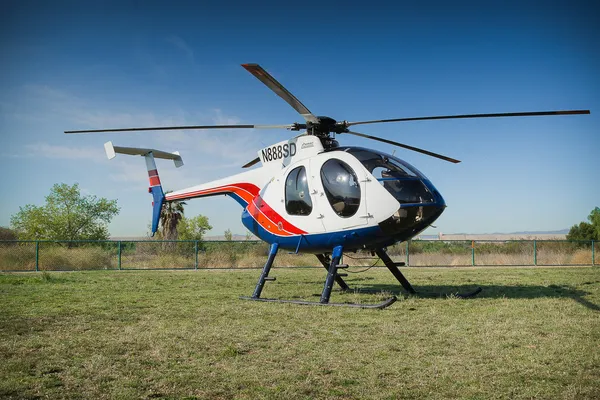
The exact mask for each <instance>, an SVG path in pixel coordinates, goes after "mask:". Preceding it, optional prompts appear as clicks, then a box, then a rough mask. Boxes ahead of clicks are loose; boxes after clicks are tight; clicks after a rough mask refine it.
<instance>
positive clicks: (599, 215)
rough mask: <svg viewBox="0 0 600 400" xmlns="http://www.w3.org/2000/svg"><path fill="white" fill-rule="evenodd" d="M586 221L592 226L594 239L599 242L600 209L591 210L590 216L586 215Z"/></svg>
mask: <svg viewBox="0 0 600 400" xmlns="http://www.w3.org/2000/svg"><path fill="white" fill-rule="evenodd" d="M588 220H589V221H590V223H591V224H592V226H593V227H594V228H595V229H596V239H595V240H600V207H596V208H594V209H593V210H592V212H591V213H590V215H588Z"/></svg>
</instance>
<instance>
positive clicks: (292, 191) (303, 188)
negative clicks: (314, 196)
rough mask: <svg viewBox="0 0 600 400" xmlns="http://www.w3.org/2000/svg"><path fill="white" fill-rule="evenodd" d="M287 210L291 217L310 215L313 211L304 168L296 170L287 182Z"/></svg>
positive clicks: (290, 174)
mask: <svg viewBox="0 0 600 400" xmlns="http://www.w3.org/2000/svg"><path fill="white" fill-rule="evenodd" d="M285 210H286V211H287V212H288V214H290V215H309V214H310V213H311V211H312V200H311V199H310V194H309V193H308V180H307V179H306V169H304V167H298V168H294V169H293V170H292V172H290V173H289V175H288V177H287V179H286V180H285Z"/></svg>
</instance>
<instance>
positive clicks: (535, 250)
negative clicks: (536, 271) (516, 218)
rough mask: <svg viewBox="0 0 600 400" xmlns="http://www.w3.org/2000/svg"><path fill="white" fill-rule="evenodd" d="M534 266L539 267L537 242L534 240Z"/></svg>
mask: <svg viewBox="0 0 600 400" xmlns="http://www.w3.org/2000/svg"><path fill="white" fill-rule="evenodd" d="M533 265H535V266H537V240H535V239H533Z"/></svg>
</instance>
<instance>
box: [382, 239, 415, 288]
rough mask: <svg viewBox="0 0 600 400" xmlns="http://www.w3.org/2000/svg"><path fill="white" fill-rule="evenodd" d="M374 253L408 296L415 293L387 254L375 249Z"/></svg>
mask: <svg viewBox="0 0 600 400" xmlns="http://www.w3.org/2000/svg"><path fill="white" fill-rule="evenodd" d="M375 253H376V254H377V256H378V257H379V258H381V261H383V263H384V264H385V266H386V267H387V268H388V269H389V270H390V272H391V273H392V274H393V275H394V276H395V277H396V279H398V282H400V284H401V285H402V287H403V288H404V290H406V291H407V292H408V293H410V294H415V293H417V292H416V291H415V289H413V287H412V285H411V284H410V282H409V281H408V280H407V279H406V278H405V277H404V275H402V272H400V270H399V269H398V267H397V263H395V262H393V261H392V259H391V258H390V256H388V254H387V253H386V252H385V250H383V249H377V250H375Z"/></svg>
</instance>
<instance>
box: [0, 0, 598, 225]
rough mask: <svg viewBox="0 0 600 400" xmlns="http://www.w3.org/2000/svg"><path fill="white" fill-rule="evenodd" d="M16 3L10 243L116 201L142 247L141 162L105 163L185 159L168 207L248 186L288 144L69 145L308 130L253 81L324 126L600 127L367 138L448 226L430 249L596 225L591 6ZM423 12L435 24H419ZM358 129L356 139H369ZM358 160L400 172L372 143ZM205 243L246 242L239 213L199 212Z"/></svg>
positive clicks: (397, 132) (168, 179) (9, 66)
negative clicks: (222, 188)
mask: <svg viewBox="0 0 600 400" xmlns="http://www.w3.org/2000/svg"><path fill="white" fill-rule="evenodd" d="M91 3H92V2H82V1H60V0H58V1H52V2H50V1H35V2H32V1H7V2H3V6H2V13H1V14H0V72H1V73H0V167H1V168H2V171H4V172H3V174H2V180H1V182H2V187H3V190H2V191H0V204H1V205H2V207H1V208H0V225H2V226H8V225H9V221H10V216H11V215H12V214H14V213H16V212H17V211H18V210H19V206H23V205H25V204H36V205H41V204H43V202H44V197H45V196H46V195H47V194H48V193H49V189H50V188H51V186H52V185H53V184H55V183H60V182H65V183H68V184H72V183H75V182H78V183H79V184H80V187H81V188H82V189H83V191H84V193H86V194H94V195H97V196H99V197H106V198H109V199H118V204H119V205H120V207H121V212H120V214H119V215H118V217H116V218H115V219H114V220H113V222H112V223H111V225H110V232H111V234H112V235H113V236H142V235H145V233H146V232H147V230H148V224H149V221H150V218H151V201H152V200H151V196H150V195H149V194H148V193H147V185H148V183H147V175H146V170H145V165H144V162H143V159H142V158H137V157H128V156H117V158H116V159H114V160H111V161H109V160H107V159H106V157H105V155H104V148H103V143H104V142H106V141H108V140H111V141H113V143H114V144H115V145H121V146H137V147H154V148H159V149H161V150H167V151H175V150H179V151H180V152H181V154H182V156H183V160H184V162H185V164H186V165H185V166H184V167H183V168H180V169H177V170H176V169H175V168H174V167H173V164H172V162H170V161H166V160H159V161H158V168H159V172H160V175H161V179H162V182H163V186H164V187H165V189H167V190H168V189H171V190H174V189H181V188H184V187H187V186H192V185H195V184H199V183H203V182H206V181H209V180H212V179H217V178H219V177H223V176H227V175H231V174H235V173H237V172H240V171H241V169H240V166H241V165H243V164H244V163H245V162H247V161H249V160H251V159H253V158H254V157H255V156H256V151H258V150H259V149H260V148H261V147H264V146H266V145H269V144H271V143H274V142H277V141H280V140H283V139H285V138H287V137H289V136H290V135H291V133H290V132H288V131H285V130H281V131H273V130H268V131H253V130H248V131H243V130H237V131H233V132H231V131H230V132H223V131H186V132H145V133H121V134H115V133H112V134H109V133H106V134H94V135H65V134H64V133H63V131H64V130H70V129H95V128H116V127H131V126H148V125H168V124H178V125H179V124H192V125H193V124H218V123H246V124H288V123H292V122H301V121H302V118H301V117H300V116H299V115H297V114H296V112H295V111H294V110H293V109H292V108H290V107H289V106H288V105H287V104H286V103H285V102H283V101H282V100H281V99H279V97H277V96H276V95H275V94H274V93H272V92H270V91H269V90H268V89H267V88H266V87H265V86H264V85H262V84H261V83H260V82H259V81H258V80H257V79H256V78H254V77H253V76H252V75H250V74H249V73H248V72H246V71H245V70H244V69H243V68H242V67H240V64H242V63H252V62H254V63H259V64H261V65H262V66H263V67H264V68H265V69H266V70H267V71H269V72H270V73H271V74H272V75H274V76H275V77H276V78H277V79H278V80H279V81H280V82H282V83H283V84H284V85H285V86H286V87H287V88H288V89H289V90H290V91H291V92H292V93H294V94H295V95H296V96H297V97H298V98H299V99H300V100H301V101H302V102H303V103H304V104H305V105H306V106H307V107H308V108H309V109H310V110H311V111H312V112H313V113H314V114H316V115H328V116H331V117H333V118H335V119H338V120H344V119H345V120H349V121H352V120H354V121H356V120H368V119H379V118H399V117H412V116H425V115H444V114H462V113H488V112H514V111H535V110H555V109H590V110H591V112H592V114H591V115H584V116H561V117H527V118H502V119H489V118H488V119H479V120H456V121H428V122H407V123H397V124H379V125H365V126H364V127H361V129H356V130H357V131H359V132H363V133H366V134H371V135H377V136H381V137H384V138H388V139H391V140H396V141H400V142H404V143H406V144H409V145H413V146H417V147H422V148H426V149H428V150H431V151H434V152H438V153H442V154H445V155H448V156H450V157H454V158H458V159H460V160H462V163H461V164H457V165H454V164H450V163H447V162H444V161H441V160H438V159H434V158H430V157H427V156H424V155H421V154H418V153H413V152H409V151H406V150H403V149H398V150H397V151H396V153H395V154H396V155H397V156H399V157H400V158H403V159H405V160H406V161H408V162H410V163H411V164H413V165H415V166H416V167H417V168H419V169H420V170H421V171H422V172H423V173H425V175H427V176H428V177H429V178H430V179H431V180H432V181H433V183H434V184H435V185H436V187H437V188H438V190H439V191H440V192H441V193H442V195H443V196H444V197H445V199H446V203H447V204H448V209H447V210H446V211H445V213H444V214H443V215H442V216H441V217H440V219H439V220H438V221H437V223H436V226H437V228H436V229H430V230H429V231H428V233H437V232H439V231H442V232H444V233H458V232H469V233H491V232H515V231H526V230H527V231H533V230H556V229H563V228H568V227H570V226H571V225H573V224H575V223H578V222H580V221H582V220H584V219H585V218H586V216H587V215H588V214H589V212H590V211H591V210H592V209H593V208H594V207H595V206H600V178H599V171H600V12H599V8H600V6H599V5H598V4H597V2H594V1H589V2H581V1H565V2H551V1H543V2H527V1H519V2H506V1H502V2H489V3H490V4H491V5H490V4H487V3H488V2H481V1H478V2H460V1H458V2H456V1H452V2H446V1H444V2H435V1H434V2H414V1H411V2H403V1H400V2H395V1H388V2H377V1H368V2H356V5H353V4H354V3H355V2H349V1H345V2H335V3H337V5H334V4H335V3H334V2H327V1H319V2H311V1H308V2H307V1H304V2H302V3H297V2H286V1H275V2H272V1H260V2H248V1H245V2H236V1H231V2H224V1H206V2H204V1H203V2H200V1H189V2H180V1H170V2H166V1H115V2H110V1H107V2H95V3H97V4H91ZM416 3H422V5H416ZM357 128H358V127H357ZM338 139H339V140H340V142H341V143H342V144H344V145H360V146H365V147H371V148H375V149H379V150H382V151H386V152H390V153H391V152H393V151H394V149H393V148H392V147H391V146H389V145H385V144H383V143H378V142H373V141H368V140H366V139H361V138H356V137H349V136H343V135H342V136H338ZM186 214H187V215H189V216H193V215H197V214H203V215H206V216H208V217H209V220H210V223H211V224H212V225H213V227H214V229H213V230H212V231H211V232H209V234H211V235H222V233H223V231H224V230H226V229H231V230H232V231H233V232H234V233H240V234H243V233H245V228H244V227H243V225H242V224H241V222H240V214H241V209H240V207H239V205H238V204H237V203H236V202H235V201H234V200H232V199H229V198H225V197H214V198H208V199H196V200H192V201H190V202H189V203H188V206H187V208H186Z"/></svg>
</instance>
